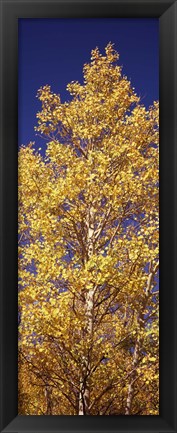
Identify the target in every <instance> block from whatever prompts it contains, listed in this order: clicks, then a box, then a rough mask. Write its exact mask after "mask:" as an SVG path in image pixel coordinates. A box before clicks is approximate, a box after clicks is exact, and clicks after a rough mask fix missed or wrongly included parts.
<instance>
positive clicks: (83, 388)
mask: <svg viewBox="0 0 177 433" xmlns="http://www.w3.org/2000/svg"><path fill="white" fill-rule="evenodd" d="M93 219H94V214H93V209H92V208H90V209H89V212H88V218H87V258H88V260H89V259H90V258H91V257H92V255H93V253H94V223H93ZM88 284H89V285H90V284H91V282H90V281H88ZM93 308H94V288H91V289H90V290H88V291H87V293H86V297H85V320H86V324H85V330H84V338H86V339H89V340H90V342H91V341H92V336H93ZM90 356H91V347H90V350H89V354H87V356H85V357H84V358H83V360H82V377H81V379H80V394H79V415H89V406H90Z"/></svg>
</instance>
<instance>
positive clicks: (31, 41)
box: [18, 18, 159, 149]
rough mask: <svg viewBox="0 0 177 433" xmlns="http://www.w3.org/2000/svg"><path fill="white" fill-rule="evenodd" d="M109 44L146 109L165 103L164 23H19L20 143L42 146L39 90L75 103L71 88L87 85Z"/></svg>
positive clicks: (108, 20)
mask: <svg viewBox="0 0 177 433" xmlns="http://www.w3.org/2000/svg"><path fill="white" fill-rule="evenodd" d="M108 42H112V43H114V48H115V50H116V51H118V52H119V55H120V58H119V64H120V65H122V66H123V74H124V75H126V76H127V77H128V79H129V80H131V83H132V86H133V87H135V91H136V93H137V94H138V95H139V96H141V98H142V103H143V104H144V105H145V106H146V107H148V106H149V105H151V104H152V102H153V101H154V100H157V99H159V20H158V19H156V18H137V19H135V18H106V19H105V18H99V19H97V18H95V19H87V18H79V19H63V18H61V19H38V18H35V19H26V18H24V19H19V64H18V70H19V73H18V80H19V83H18V89H19V110H18V112H19V115H18V119H19V128H18V142H19V145H21V144H28V143H29V142H30V141H35V142H36V147H39V146H40V147H42V146H44V147H43V149H44V148H45V142H44V140H42V139H40V138H39V137H37V136H36V133H35V131H34V126H35V125H37V120H36V113H37V111H40V110H41V103H40V102H39V101H38V99H37V98H36V94H37V91H38V89H39V88H40V87H41V86H44V85H46V84H49V85H50V86H51V90H52V91H53V92H55V93H59V94H60V96H61V100H62V102H64V101H67V100H69V99H70V96H69V93H68V92H67V91H66V86H67V84H68V83H69V82H70V81H72V80H74V81H75V80H76V81H79V82H82V79H83V77H82V69H83V64H84V63H88V62H89V61H90V54H91V50H92V49H94V48H95V47H96V46H98V48H99V50H100V51H101V53H102V54H104V48H105V46H106V45H107V44H108Z"/></svg>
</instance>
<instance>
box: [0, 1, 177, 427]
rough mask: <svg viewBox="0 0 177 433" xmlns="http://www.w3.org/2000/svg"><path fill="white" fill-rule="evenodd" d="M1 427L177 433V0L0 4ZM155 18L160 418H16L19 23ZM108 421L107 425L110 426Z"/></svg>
mask: <svg viewBox="0 0 177 433" xmlns="http://www.w3.org/2000/svg"><path fill="white" fill-rule="evenodd" d="M0 1H1V4H0V16H1V38H0V39H1V84H0V85H1V92H0V94H1V106H0V107H1V118H0V131H1V147H0V152H1V155H0V161H1V183H0V191H1V200H2V207H1V209H2V210H1V224H0V248H1V263H0V266H1V314H0V317H1V327H0V328H1V347H0V349H1V396H0V398H1V400H0V412H1V428H0V430H1V431H2V432H3V433H10V432H14V433H15V432H21V433H24V432H28V433H33V432H38V431H40V432H41V433H42V432H50V433H51V432H60V433H62V432H63V433H64V432H65V433H72V432H77V431H78V432H81V431H83V432H87V433H91V432H92V433H101V432H105V433H108V432H120V433H123V432H129V433H130V432H135V431H141V432H146V433H148V432H151V433H155V432H169V433H170V432H171V433H172V432H173V433H175V432H177V414H176V411H177V398H176V391H177V377H176V367H177V356H176V355H177V339H176V330H177V327H176V315H177V296H176V293H175V289H176V281H177V278H176V276H177V273H176V269H175V264H176V263H175V262H176V259H177V254H176V246H177V242H176V240H177V232H176V217H177V168H176V162H177V149H176V148H175V144H176V136H177V134H176V132H177V91H176V90H177V89H176V86H177V1H174V0H135V1H134V0H111V1H109V0H95V1H94V0H87V1H84V0H81V1H75V0H73V1H71V0H65V1H64V0H63V1H59V0H52V1H50V0H36V1H35V0H30V1H29V0H21V1H17V0H0ZM57 17H58V18H62V17H63V18H64V17H65V18H88V17H89V18H92V17H95V18H103V17H109V18H110V17H114V18H116V17H119V18H121V17H126V18H128V17H130V18H133V17H136V18H138V17H139V18H141V17H146V18H147V17H149V18H150V17H157V18H159V24H160V415H159V416H142V417H139V416H130V417H124V416H122V417H118V416H112V417H111V419H110V417H106V416H103V417H101V418H99V417H96V416H95V417H89V418H88V419H87V421H85V420H84V418H82V417H81V418H79V417H74V416H51V417H49V416H48V417H45V416H38V417H37V416H17V413H18V412H17V319H18V317H17V306H18V303H17V290H16V287H17V269H18V267H17V168H18V165H17V148H18V140H17V132H18V126H17V125H18V121H17V101H18V89H17V82H18V60H17V59H18V56H17V53H18V18H57ZM110 421H111V422H110Z"/></svg>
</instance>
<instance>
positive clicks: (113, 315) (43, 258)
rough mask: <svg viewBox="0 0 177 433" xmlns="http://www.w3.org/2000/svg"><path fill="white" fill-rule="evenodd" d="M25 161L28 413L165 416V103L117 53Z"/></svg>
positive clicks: (54, 103) (23, 296)
mask: <svg viewBox="0 0 177 433" xmlns="http://www.w3.org/2000/svg"><path fill="white" fill-rule="evenodd" d="M83 77H84V80H83V84H79V83H78V82H71V83H70V84H68V86H67V89H68V91H69V93H70V95H71V97H70V99H69V102H64V103H63V102H61V99H60V96H59V95H56V94H54V93H53V92H52V91H51V88H50V86H49V85H46V86H44V87H42V88H40V90H39V91H38V98H39V100H40V101H41V105H42V108H41V111H40V112H38V113H37V119H38V125H37V127H36V132H37V134H39V135H41V136H43V137H44V138H46V143H47V144H46V146H47V147H46V155H45V157H43V156H42V155H41V153H40V150H39V151H35V148H34V145H33V143H30V144H29V145H27V146H21V148H20V151H19V322H20V324H19V413H20V414H26V415H43V414H45V415H51V414H52V415H125V414H126V415H157V414H158V413H159V404H158V389H159V386H158V370H159V360H158V346H159V340H158V287H157V286H158V139H159V133H158V119H159V117H158V102H154V104H153V105H152V106H151V107H149V109H148V110H147V109H146V108H145V107H144V106H143V105H142V104H141V101H140V98H139V97H138V96H137V95H136V93H135V91H134V89H133V88H132V86H131V83H130V81H129V80H128V79H127V77H125V76H124V75H123V73H122V68H121V67H120V66H119V65H118V53H117V52H116V51H115V50H114V47H113V45H112V44H111V43H109V44H108V45H107V47H106V49H105V55H102V54H100V52H99V50H98V48H96V49H95V50H93V51H92V53H91V61H90V63H89V64H85V65H84V68H83Z"/></svg>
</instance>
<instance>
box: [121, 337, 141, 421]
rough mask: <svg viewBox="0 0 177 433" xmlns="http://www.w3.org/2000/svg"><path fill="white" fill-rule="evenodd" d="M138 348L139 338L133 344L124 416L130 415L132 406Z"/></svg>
mask: <svg viewBox="0 0 177 433" xmlns="http://www.w3.org/2000/svg"><path fill="white" fill-rule="evenodd" d="M139 347H140V340H139V337H138V338H137V340H136V343H135V349H134V354H133V362H132V370H133V371H132V374H131V376H130V383H129V386H128V395H127V402H126V409H125V415H130V413H131V406H132V400H133V393H134V383H135V380H136V367H137V364H138V358H139Z"/></svg>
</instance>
